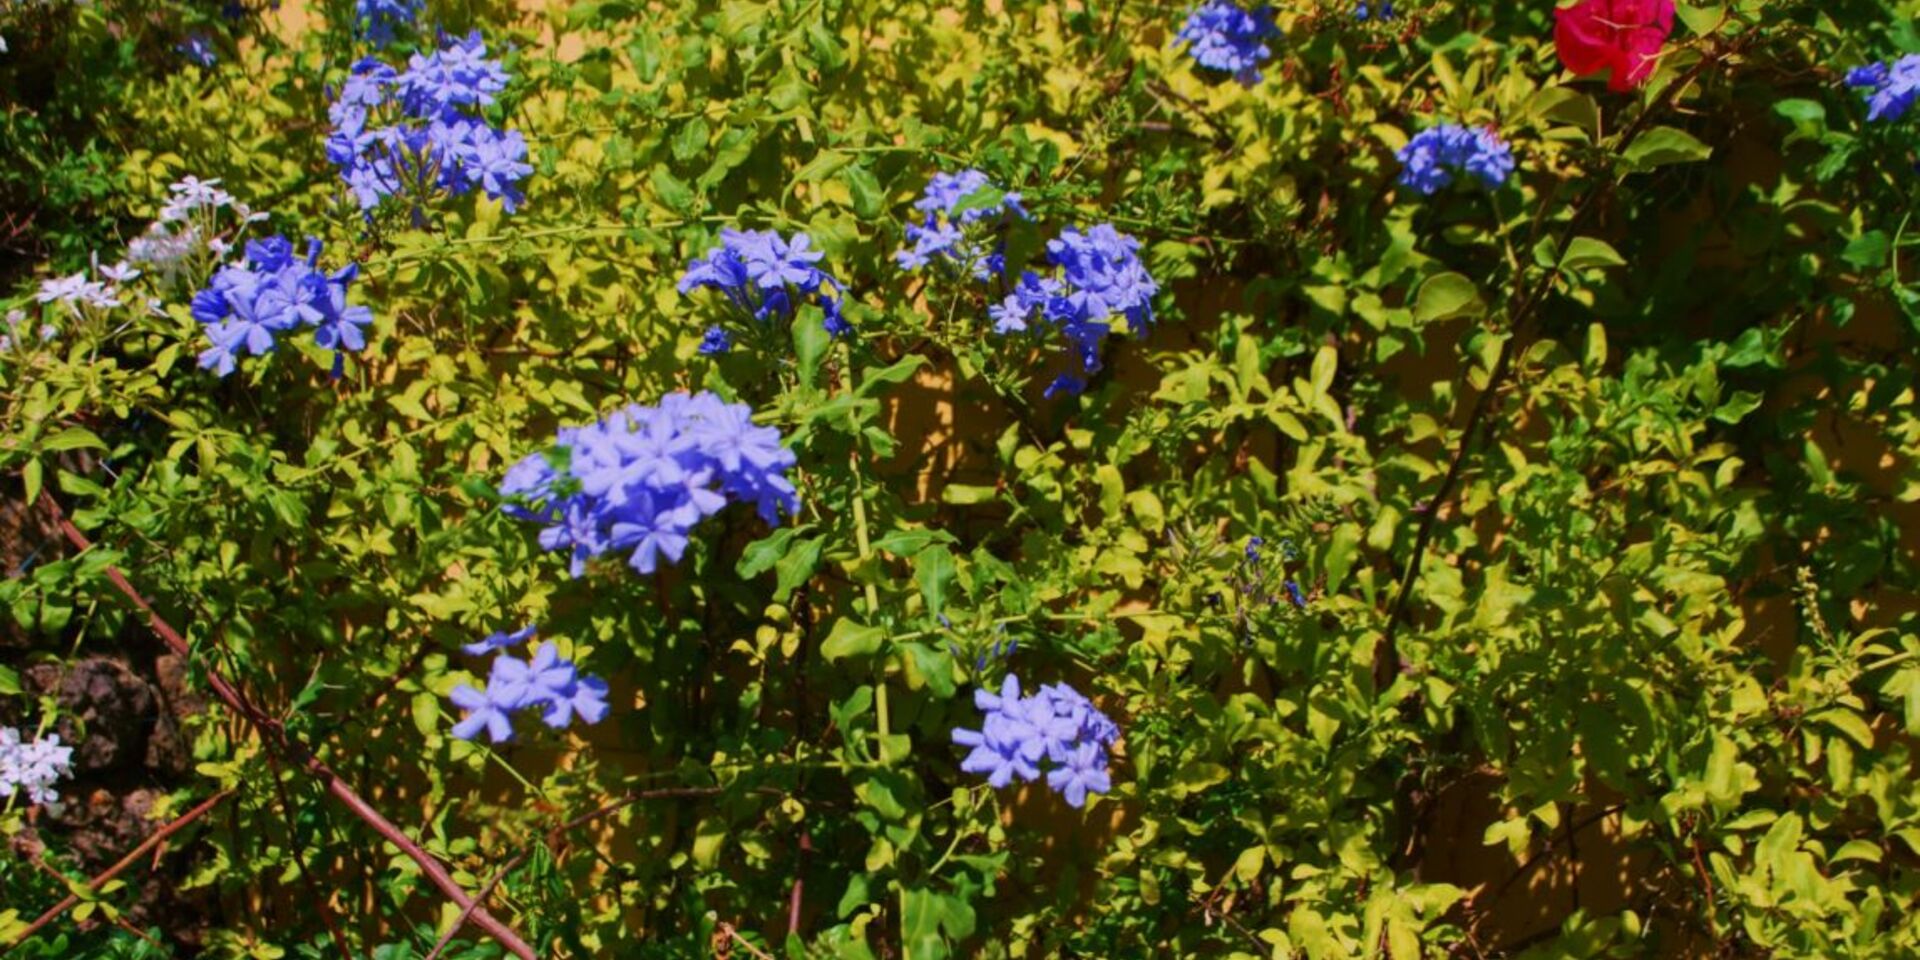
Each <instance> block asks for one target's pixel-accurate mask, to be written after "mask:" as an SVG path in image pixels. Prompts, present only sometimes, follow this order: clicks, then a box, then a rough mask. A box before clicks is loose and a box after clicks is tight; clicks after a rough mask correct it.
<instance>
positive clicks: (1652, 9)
mask: <svg viewBox="0 0 1920 960" xmlns="http://www.w3.org/2000/svg"><path fill="white" fill-rule="evenodd" d="M1553 20H1554V23H1553V47H1554V49H1555V50H1556V51H1558V52H1559V54H1560V61H1561V62H1562V63H1565V64H1566V65H1567V69H1569V70H1572V71H1573V72H1574V73H1575V74H1576V75H1578V76H1582V77H1584V76H1587V75H1588V74H1594V73H1599V72H1600V71H1602V70H1609V71H1611V75H1610V76H1609V77H1608V79H1607V86H1608V87H1610V88H1612V89H1614V90H1631V89H1633V88H1634V87H1637V86H1639V85H1640V84H1642V83H1644V82H1645V81H1646V79H1647V76H1648V75H1649V74H1651V73H1653V64H1654V59H1655V58H1656V57H1658V56H1659V55H1660V47H1661V45H1662V44H1664V43H1666V42H1667V35H1668V34H1670V33H1672V32H1673V0H1581V2H1580V3H1577V4H1574V5H1573V6H1571V7H1560V8H1559V9H1556V10H1554V11H1553Z"/></svg>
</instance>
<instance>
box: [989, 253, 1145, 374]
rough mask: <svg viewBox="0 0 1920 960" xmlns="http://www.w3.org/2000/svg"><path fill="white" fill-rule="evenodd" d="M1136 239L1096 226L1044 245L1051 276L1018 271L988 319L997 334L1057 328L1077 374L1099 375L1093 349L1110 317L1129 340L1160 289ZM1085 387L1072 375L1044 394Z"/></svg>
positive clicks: (1096, 351) (1140, 331)
mask: <svg viewBox="0 0 1920 960" xmlns="http://www.w3.org/2000/svg"><path fill="white" fill-rule="evenodd" d="M1139 249H1140V241H1138V240H1135V239H1134V238H1132V237H1130V236H1127V235H1126V234H1124V233H1121V232H1119V231H1118V230H1115V229H1114V228H1113V226H1112V225H1111V224H1105V223H1103V224H1100V225H1099V226H1096V227H1094V228H1092V229H1090V230H1088V231H1086V232H1085V233H1082V232H1080V231H1079V230H1076V229H1074V228H1072V227H1068V228H1066V229H1065V230H1062V231H1060V236H1059V238H1057V239H1054V240H1049V241H1048V242H1047V259H1048V260H1049V261H1051V262H1052V264H1053V265H1054V266H1055V267H1058V268H1059V271H1060V275H1059V276H1058V277H1045V276H1041V275H1039V274H1037V273H1034V272H1033V271H1031V270H1028V271H1025V272H1024V273H1022V275H1021V277H1020V281H1019V282H1018V283H1016V284H1015V285H1014V287H1013V292H1012V293H1010V294H1008V295H1007V297H1006V299H1005V300H1003V301H1001V303H1000V304H999V305H998V306H995V307H993V308H992V309H991V310H990V311H989V313H990V315H991V316H992V317H993V329H994V331H995V332H997V333H1002V334H1009V333H1020V332H1026V331H1029V330H1031V329H1032V328H1033V323H1034V321H1035V320H1036V319H1037V320H1039V321H1042V322H1044V323H1045V324H1047V325H1049V326H1051V327H1053V328H1055V329H1057V330H1058V331H1059V332H1060V335H1061V336H1062V337H1063V338H1064V339H1065V340H1066V346H1067V349H1068V350H1070V351H1072V352H1075V353H1077V354H1078V355H1079V358H1080V365H1081V368H1082V370H1083V371H1084V372H1086V373H1089V374H1091V373H1095V372H1097V371H1099V369H1100V366H1101V364H1100V344H1101V343H1102V342H1103V341H1104V340H1105V339H1106V337H1107V333H1108V332H1109V331H1110V330H1111V328H1112V325H1113V321H1114V318H1115V317H1125V318H1126V320H1127V325H1128V327H1129V328H1130V329H1131V330H1132V331H1133V333H1134V335H1135V336H1145V335H1146V332H1147V327H1148V326H1149V325H1150V324H1151V323H1152V322H1153V295H1154V294H1156V293H1158V292H1159V291H1160V285H1159V284H1158V283H1155V282H1154V280H1153V277H1152V276H1150V275H1149V274H1148V273H1147V268H1146V265H1145V264H1143V263H1141V262H1140V256H1139V253H1138V250H1139ZM1085 389H1086V382H1085V381H1084V380H1083V379H1081V378H1080V377H1077V376H1073V375H1070V374H1062V375H1061V376H1060V377H1059V378H1057V379H1055V380H1054V381H1053V383H1052V385H1050V386H1049V387H1048V388H1047V395H1048V396H1052V395H1053V394H1054V393H1055V392H1060V391H1064V392H1066V393H1069V394H1077V393H1079V392H1081V391H1082V390H1085Z"/></svg>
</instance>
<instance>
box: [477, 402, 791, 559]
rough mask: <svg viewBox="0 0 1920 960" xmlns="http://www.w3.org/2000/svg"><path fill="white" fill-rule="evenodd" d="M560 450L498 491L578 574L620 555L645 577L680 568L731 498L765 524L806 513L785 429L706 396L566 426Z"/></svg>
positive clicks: (519, 468)
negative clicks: (694, 539) (704, 524)
mask: <svg viewBox="0 0 1920 960" xmlns="http://www.w3.org/2000/svg"><path fill="white" fill-rule="evenodd" d="M558 446H559V448H560V449H559V451H557V452H556V453H554V454H551V455H550V454H547V453H535V454H531V455H529V456H528V457H526V458H525V459H523V460H521V461H520V462H519V463H517V464H515V465H514V466H513V467H512V469H510V470H508V471H507V475H506V479H505V480H504V481H503V482H502V484H501V487H500V492H501V493H503V494H506V495H507V496H509V497H513V498H515V499H517V500H519V501H520V505H515V506H510V507H509V508H508V510H509V511H510V512H512V513H514V514H515V515H516V516H520V517H522V518H524V519H530V520H538V521H540V522H543V523H546V524H547V525H548V526H547V528H546V529H545V530H542V531H541V532H540V545H541V546H543V547H545V548H547V549H548V550H562V549H565V550H571V551H572V556H573V565H572V569H573V574H574V575H575V576H579V575H580V574H581V573H582V572H583V571H584V570H585V569H586V564H587V561H588V560H590V559H592V558H594V557H598V556H600V555H602V554H605V553H608V552H610V551H615V550H620V551H630V556H629V557H628V562H629V563H631V564H632V565H633V568H634V569H635V570H637V571H639V572H641V573H652V572H653V571H654V570H655V569H657V568H658V567H659V566H660V562H661V560H662V559H664V560H665V561H666V562H667V563H668V564H674V563H678V562H680V557H681V555H682V554H683V553H685V552H686V549H687V538H688V534H689V533H690V532H691V531H692V530H693V528H694V526H695V525H696V524H698V523H699V522H700V521H701V520H703V519H705V518H706V517H708V516H711V515H713V514H715V513H718V512H719V511H720V510H721V509H722V508H724V507H725V506H726V505H727V503H728V502H730V501H740V502H745V503H752V504H754V505H755V507H756V508H757V509H758V510H759V512H760V516H761V517H762V518H764V519H765V520H766V521H767V522H768V523H778V522H779V520H780V513H781V511H783V510H784V511H786V512H788V513H791V512H793V511H795V510H798V509H799V506H800V501H799V498H798V496H796V495H795V493H794V488H793V484H792V483H791V482H789V481H788V480H787V478H786V470H787V468H788V467H791V466H793V464H794V456H793V452H792V451H791V450H788V449H787V448H786V447H785V446H784V445H782V444H781V442H780V431H779V430H777V429H775V428H773V427H762V426H756V425H755V424H754V422H753V411H752V410H750V409H749V408H748V407H747V405H746V404H742V403H734V404H729V403H724V402H722V401H721V399H720V398H719V397H717V396H715V395H713V394H712V393H708V392H705V391H702V392H700V393H696V394H693V395H691V396H689V395H688V394H684V393H674V394H668V395H667V396H666V397H663V398H662V399H661V401H660V405H659V406H657V407H649V406H644V405H641V404H633V405H630V406H628V407H626V408H625V409H622V410H618V411H615V412H614V413H611V414H609V415H608V416H607V417H606V419H604V420H601V421H600V422H599V423H594V424H589V425H587V426H582V427H564V428H562V429H561V430H560V436H559V443H558Z"/></svg>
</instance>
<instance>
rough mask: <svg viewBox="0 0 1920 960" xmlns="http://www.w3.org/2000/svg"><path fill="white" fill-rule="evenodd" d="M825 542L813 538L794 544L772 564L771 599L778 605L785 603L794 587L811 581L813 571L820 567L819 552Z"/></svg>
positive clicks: (818, 538)
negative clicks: (778, 560)
mask: <svg viewBox="0 0 1920 960" xmlns="http://www.w3.org/2000/svg"><path fill="white" fill-rule="evenodd" d="M826 545H827V541H826V540H824V539H822V538H820V537H814V538H812V539H809V540H803V541H801V542H799V543H797V544H794V546H793V549H791V550H788V551H787V553H786V555H785V556H783V557H781V558H780V562H778V563H776V564H774V572H775V578H774V586H773V599H774V600H775V601H777V602H779V603H785V602H787V596H788V595H789V594H791V593H793V590H794V588H795V587H798V586H799V585H801V584H803V583H806V582H807V581H808V580H810V579H812V577H813V571H814V569H815V568H817V567H819V566H820V551H821V550H822V549H823V548H825V547H826Z"/></svg>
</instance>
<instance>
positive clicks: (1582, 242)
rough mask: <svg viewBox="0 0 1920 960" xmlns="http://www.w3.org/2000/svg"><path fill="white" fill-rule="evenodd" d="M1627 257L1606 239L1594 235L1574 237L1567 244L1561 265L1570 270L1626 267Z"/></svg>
mask: <svg viewBox="0 0 1920 960" xmlns="http://www.w3.org/2000/svg"><path fill="white" fill-rule="evenodd" d="M1626 265H1627V261H1626V258H1624V257H1622V256H1620V253H1619V252H1618V251H1616V250H1614V249H1613V247H1612V246H1611V245H1610V244H1608V243H1607V242H1606V241H1605V240H1595V239H1594V238H1592V237H1574V238H1573V240H1572V242H1570V243H1568V244H1567V253H1566V255H1565V256H1563V257H1561V258H1560V266H1562V267H1564V268H1565V269H1568V270H1584V269H1586V268H1588V267H1624V266H1626Z"/></svg>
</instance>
